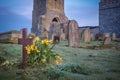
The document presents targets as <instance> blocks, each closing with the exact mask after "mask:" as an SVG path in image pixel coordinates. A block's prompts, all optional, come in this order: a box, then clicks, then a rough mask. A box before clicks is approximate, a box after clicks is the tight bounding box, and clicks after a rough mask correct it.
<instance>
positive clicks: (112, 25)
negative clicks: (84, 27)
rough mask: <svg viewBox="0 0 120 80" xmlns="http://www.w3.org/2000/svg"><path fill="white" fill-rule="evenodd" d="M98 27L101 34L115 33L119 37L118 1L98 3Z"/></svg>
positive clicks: (119, 0) (119, 4)
mask: <svg viewBox="0 0 120 80" xmlns="http://www.w3.org/2000/svg"><path fill="white" fill-rule="evenodd" d="M99 26H100V32H101V33H106V32H109V33H110V34H112V33H116V35H117V37H120V0H101V1H100V4H99Z"/></svg>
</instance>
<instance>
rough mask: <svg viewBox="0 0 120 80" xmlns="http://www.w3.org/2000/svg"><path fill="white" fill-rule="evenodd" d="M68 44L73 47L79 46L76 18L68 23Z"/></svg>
mask: <svg viewBox="0 0 120 80" xmlns="http://www.w3.org/2000/svg"><path fill="white" fill-rule="evenodd" d="M68 44H69V46H71V47H78V46H79V32H78V23H77V22H76V21H75V20H70V21H69V23H68Z"/></svg>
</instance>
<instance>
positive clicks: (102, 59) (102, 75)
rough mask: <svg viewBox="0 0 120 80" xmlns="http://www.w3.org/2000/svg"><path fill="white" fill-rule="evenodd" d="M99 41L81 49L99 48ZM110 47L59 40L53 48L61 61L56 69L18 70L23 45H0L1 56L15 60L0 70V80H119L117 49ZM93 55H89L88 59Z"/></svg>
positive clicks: (115, 44) (119, 68) (114, 45)
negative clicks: (76, 44)
mask: <svg viewBox="0 0 120 80" xmlns="http://www.w3.org/2000/svg"><path fill="white" fill-rule="evenodd" d="M101 44H102V41H92V42H90V43H83V42H82V41H80V46H101ZM110 45H111V46H112V47H110V48H109V47H106V48H103V49H97V50H96V49H89V48H87V49H86V48H82V47H80V48H72V47H68V42H67V41H61V42H60V44H58V45H56V46H55V47H54V49H53V51H55V52H56V53H58V54H59V55H61V56H62V57H63V59H64V62H63V63H61V64H60V65H58V66H55V65H48V66H47V67H44V66H39V65H38V66H35V67H28V68H27V69H25V70H22V69H20V68H19V64H20V63H21V60H22V50H21V49H22V46H20V45H17V44H0V56H1V57H3V58H5V59H6V60H9V61H13V60H14V61H15V63H14V64H13V65H9V66H10V67H7V68H6V67H1V69H0V80H120V77H119V76H120V50H119V49H116V46H120V43H119V42H112V43H111V44H110ZM91 55H92V56H91Z"/></svg>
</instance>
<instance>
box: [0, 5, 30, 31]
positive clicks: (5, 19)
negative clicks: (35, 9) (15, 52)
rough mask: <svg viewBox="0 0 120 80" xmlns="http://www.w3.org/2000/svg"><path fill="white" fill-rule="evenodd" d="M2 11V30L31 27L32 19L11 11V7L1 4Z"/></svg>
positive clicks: (0, 15) (0, 25)
mask: <svg viewBox="0 0 120 80" xmlns="http://www.w3.org/2000/svg"><path fill="white" fill-rule="evenodd" d="M0 11H1V12H2V13H0V23H1V24H0V32H4V31H9V30H13V29H16V30H20V29H22V28H23V27H27V26H28V28H30V27H31V24H30V23H31V20H29V19H27V18H26V17H24V16H21V15H18V14H16V13H14V12H12V11H10V10H9V8H7V7H1V6H0Z"/></svg>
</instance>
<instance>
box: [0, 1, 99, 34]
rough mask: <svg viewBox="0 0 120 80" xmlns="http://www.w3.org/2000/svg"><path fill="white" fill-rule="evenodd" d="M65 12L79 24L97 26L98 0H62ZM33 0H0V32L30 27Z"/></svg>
mask: <svg viewBox="0 0 120 80" xmlns="http://www.w3.org/2000/svg"><path fill="white" fill-rule="evenodd" d="M64 1H65V14H66V16H67V17H68V18H69V19H70V20H71V19H74V20H77V22H78V23H79V26H98V3H99V0H64ZM32 10H33V0H0V32H5V31H10V30H20V29H22V28H24V27H27V28H28V29H29V32H30V28H31V27H32V26H31V25H32Z"/></svg>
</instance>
